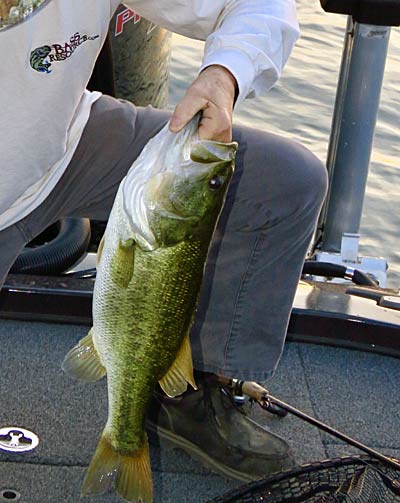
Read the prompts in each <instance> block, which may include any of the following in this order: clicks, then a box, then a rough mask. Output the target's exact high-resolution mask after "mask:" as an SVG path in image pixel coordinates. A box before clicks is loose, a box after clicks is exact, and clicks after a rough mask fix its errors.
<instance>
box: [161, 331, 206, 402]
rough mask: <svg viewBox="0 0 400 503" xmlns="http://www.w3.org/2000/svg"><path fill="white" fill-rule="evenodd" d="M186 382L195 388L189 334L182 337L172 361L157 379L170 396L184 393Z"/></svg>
mask: <svg viewBox="0 0 400 503" xmlns="http://www.w3.org/2000/svg"><path fill="white" fill-rule="evenodd" d="M187 383H189V384H190V385H191V386H192V388H193V389H197V386H196V382H195V380H194V376H193V361H192V350H191V347H190V340H189V335H187V336H186V337H185V338H184V340H183V342H182V345H181V348H180V350H179V352H178V354H177V356H176V358H175V361H174V363H173V364H172V365H171V367H170V369H169V370H168V372H167V373H166V374H165V375H164V377H163V378H162V379H160V381H159V384H160V386H161V388H162V390H163V391H164V393H165V394H166V395H168V396H170V397H174V396H177V395H181V394H182V393H184V392H185V391H186V389H187Z"/></svg>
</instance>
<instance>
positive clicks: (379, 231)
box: [169, 0, 400, 288]
mask: <svg viewBox="0 0 400 503" xmlns="http://www.w3.org/2000/svg"><path fill="white" fill-rule="evenodd" d="M297 5H298V17H299V22H300V26H301V31H302V36H301V39H300V40H299V42H298V43H297V45H296V47H295V49H294V51H293V53H292V56H291V58H290V60H289V62H288V64H287V65H286V67H285V70H284V73H283V76H282V78H281V80H280V81H279V83H278V84H277V85H276V86H275V87H274V88H273V89H272V90H271V91H270V92H269V93H268V95H267V96H265V97H262V98H257V99H252V100H245V102H243V103H242V104H240V105H239V106H238V107H237V109H236V112H235V120H236V122H237V123H240V124H243V125H247V126H252V127H256V128H258V129H263V130H266V131H271V132H274V133H278V134H282V135H286V136H288V137H291V138H295V139H296V140H298V141H300V142H301V143H303V144H304V145H305V146H307V147H308V148H309V149H310V150H312V152H314V153H315V154H316V155H317V156H318V157H319V158H320V159H321V160H323V161H325V160H326V155H327V149H328V141H329V134H330V128H331V122H332V114H333V106H334V101H335V93H336V84H337V80H338V72H339V65H340V60H341V54H342V47H343V40H344V32H345V27H346V21H347V20H346V16H342V15H336V14H327V13H325V12H324V11H323V10H322V9H321V7H320V4H319V2H317V1H314V2H309V1H306V0H299V1H298V3H297ZM202 52H203V43H202V42H198V41H193V40H189V39H186V38H184V37H181V36H179V35H174V38H173V57H172V65H171V85H170V105H169V106H170V108H172V107H173V106H174V105H175V104H176V103H177V102H178V101H179V99H180V98H181V97H182V96H183V94H184V92H185V90H186V88H187V86H188V85H189V83H190V82H191V81H192V80H193V79H194V78H195V76H196V74H197V69H198V67H199V65H200V62H201V57H202ZM399 88H400V29H399V28H393V29H392V33H391V37H390V45H389V54H388V59H387V63H386V72H385V79H384V82H383V89H382V96H381V104H380V111H379V116H378V123H377V127H376V134H375V141H374V147H373V154H372V159H371V165H370V172H369V178H368V183H367V191H366V196H365V202H364V213H363V219H362V223H361V229H360V234H361V242H360V255H361V256H376V257H379V256H383V257H385V258H386V259H387V260H388V262H389V271H388V286H391V287H395V288H399V287H400V236H399V223H400V221H399V209H400V203H399V195H398V194H399V187H400V130H399V125H400V91H399Z"/></svg>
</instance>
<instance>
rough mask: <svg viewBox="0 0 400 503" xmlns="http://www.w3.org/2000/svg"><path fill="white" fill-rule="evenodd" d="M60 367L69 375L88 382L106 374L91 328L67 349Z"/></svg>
mask: <svg viewBox="0 0 400 503" xmlns="http://www.w3.org/2000/svg"><path fill="white" fill-rule="evenodd" d="M62 369H63V370H64V372H66V373H67V374H68V375H70V376H71V377H74V378H75V379H79V380H81V381H88V382H95V381H98V380H99V379H101V378H102V377H103V376H105V375H106V369H105V368H104V366H103V364H102V363H101V361H100V357H99V354H98V353H97V350H96V348H95V346H94V343H93V329H91V330H90V331H89V333H88V334H87V336H86V337H84V338H83V339H81V340H80V341H79V342H78V344H77V345H76V346H75V347H73V348H72V349H71V351H69V353H68V354H67V355H66V357H65V358H64V361H63V363H62Z"/></svg>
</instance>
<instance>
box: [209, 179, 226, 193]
mask: <svg viewBox="0 0 400 503" xmlns="http://www.w3.org/2000/svg"><path fill="white" fill-rule="evenodd" d="M223 183H224V181H223V179H222V178H221V177H220V176H213V177H212V178H210V179H209V180H208V186H209V187H210V189H211V190H217V189H219V188H221V187H222V185H223Z"/></svg>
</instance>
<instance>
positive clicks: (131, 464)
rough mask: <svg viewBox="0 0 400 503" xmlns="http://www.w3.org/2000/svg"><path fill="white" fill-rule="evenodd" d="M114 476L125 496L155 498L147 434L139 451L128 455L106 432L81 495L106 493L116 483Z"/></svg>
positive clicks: (148, 501)
mask: <svg viewBox="0 0 400 503" xmlns="http://www.w3.org/2000/svg"><path fill="white" fill-rule="evenodd" d="M114 479H115V490H116V492H117V493H118V494H119V495H120V496H121V497H122V498H124V499H126V500H128V501H131V502H140V501H141V502H142V503H152V502H153V480H152V476H151V466H150V455H149V445H148V441H147V438H145V441H144V445H143V447H142V448H141V449H140V450H139V451H137V452H136V453H134V454H133V455H132V456H126V455H121V454H119V453H118V452H117V451H115V450H114V449H113V447H112V445H111V443H110V442H109V440H108V439H107V436H106V435H105V434H104V432H103V434H102V436H101V438H100V441H99V444H98V446H97V449H96V452H95V453H94V456H93V459H92V461H91V463H90V465H89V468H88V471H87V473H86V477H85V480H84V482H83V486H82V490H81V495H82V496H84V495H86V494H102V493H104V492H106V491H108V490H109V489H110V488H111V487H112V485H113V482H114Z"/></svg>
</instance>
